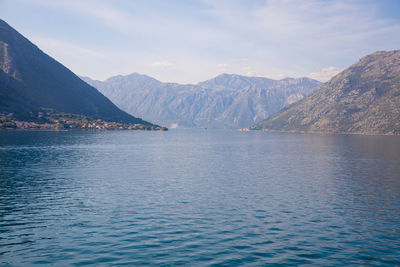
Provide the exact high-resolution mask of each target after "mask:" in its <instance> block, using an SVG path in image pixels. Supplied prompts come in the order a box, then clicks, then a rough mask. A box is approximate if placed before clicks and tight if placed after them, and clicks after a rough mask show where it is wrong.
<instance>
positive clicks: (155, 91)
mask: <svg viewBox="0 0 400 267" xmlns="http://www.w3.org/2000/svg"><path fill="white" fill-rule="evenodd" d="M81 78H82V79H83V80H84V81H86V82H87V83H89V84H90V85H92V86H94V87H96V88H97V89H98V90H99V91H100V92H102V93H103V94H104V95H105V96H107V97H108V98H110V99H111V100H112V101H113V102H114V103H116V104H117V105H118V106H119V107H120V108H121V109H123V110H125V111H126V112H129V113H131V114H136V115H139V116H141V117H143V118H144V119H146V120H151V121H154V122H155V123H158V124H162V125H173V124H176V125H179V126H182V127H206V128H213V127H214V128H241V127H248V126H249V125H252V124H254V123H255V122H257V121H260V120H263V119H265V118H267V117H268V116H270V115H272V114H273V113H275V112H277V111H278V110H280V109H281V108H283V107H285V106H286V105H288V104H291V103H293V102H296V101H298V100H299V99H302V98H303V97H304V96H306V95H308V94H309V93H311V92H312V91H313V90H315V89H317V88H318V87H319V86H320V85H321V84H322V83H321V82H319V81H316V80H312V79H309V78H298V79H294V78H286V79H282V80H272V79H267V78H262V77H247V76H241V75H235V74H221V75H219V76H217V77H215V78H213V79H210V80H207V81H204V82H200V83H198V84H177V83H163V82H160V81H158V80H156V79H154V78H152V77H149V76H146V75H142V74H138V73H132V74H130V75H126V76H121V75H119V76H114V77H111V78H109V79H107V80H105V81H96V80H92V79H90V78H88V77H81Z"/></svg>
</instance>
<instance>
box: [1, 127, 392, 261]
mask: <svg viewBox="0 0 400 267" xmlns="http://www.w3.org/2000/svg"><path fill="white" fill-rule="evenodd" d="M399 251H400V137H398V136H362V135H318V134H288V133H266V132H239V131H233V130H186V129H177V130H170V131H168V132H141V131H115V132H113V131H109V132H100V131H99V132H85V131H72V132H40V131H36V132H35V131H30V132H29V131H26V132H24V131H5V132H4V131H3V132H0V265H1V266H31V265H34V264H37V265H41V266H42V265H55V266H65V265H71V266H82V265H95V266H102V265H104V266H110V265H114V266H117V265H162V266H165V265H190V266H193V265H219V266H235V265H250V266H251V265H257V266H259V265H268V264H277V265H279V264H281V265H285V266H287V265H293V266H297V265H299V264H312V265H323V266H337V265H366V266H368V265H371V266H373V265H399V264H400V253H399Z"/></svg>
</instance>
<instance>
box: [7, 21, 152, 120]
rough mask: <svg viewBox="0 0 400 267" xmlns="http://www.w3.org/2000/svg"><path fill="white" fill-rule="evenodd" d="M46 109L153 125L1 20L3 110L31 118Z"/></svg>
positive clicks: (18, 116)
mask: <svg viewBox="0 0 400 267" xmlns="http://www.w3.org/2000/svg"><path fill="white" fill-rule="evenodd" d="M42 108H50V109H54V110H56V111H59V112H65V113H73V114H82V115H86V116H89V117H91V118H94V119H102V120H105V121H115V122H124V123H140V124H146V125H151V124H150V123H148V122H145V121H143V120H141V119H138V118H135V117H133V116H131V115H129V114H127V113H126V112H124V111H122V110H120V109H119V108H118V107H117V106H115V105H114V104H113V103H112V102H111V101H110V100H109V99H107V98H106V97H104V95H102V94H101V93H100V92H99V91H97V90H96V89H95V88H93V87H92V86H90V85H88V84H87V83H85V82H83V81H82V80H81V79H80V78H79V77H78V76H76V75H75V74H74V73H72V72H71V71H70V70H69V69H67V68H66V67H64V66H63V65H62V64H60V63H58V62H57V61H56V60H54V59H53V58H51V57H49V56H48V55H46V54H45V53H43V52H42V51H41V50H40V49H39V48H38V47H37V46H35V45H34V44H32V43H31V42H30V41H29V40H28V39H26V38H25V37H23V36H22V35H21V34H19V33H18V32H17V31H16V30H14V29H13V28H12V27H10V26H9V25H8V24H7V23H6V22H4V21H3V20H0V113H2V114H9V113H13V114H14V116H15V117H16V118H19V119H24V118H30V117H32V116H34V115H35V114H37V112H38V111H39V110H41V109H42Z"/></svg>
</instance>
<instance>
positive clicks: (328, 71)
mask: <svg viewBox="0 0 400 267" xmlns="http://www.w3.org/2000/svg"><path fill="white" fill-rule="evenodd" d="M342 70H343V69H340V68H337V67H333V66H331V67H327V68H323V69H322V70H320V71H318V72H311V73H310V74H309V75H308V77H310V78H312V79H315V80H318V81H321V82H327V81H329V80H330V79H331V78H332V77H333V76H335V75H336V74H338V73H339V72H341V71H342Z"/></svg>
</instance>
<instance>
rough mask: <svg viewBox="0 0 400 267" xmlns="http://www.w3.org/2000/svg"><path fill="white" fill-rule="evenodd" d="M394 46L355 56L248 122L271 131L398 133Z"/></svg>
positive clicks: (399, 83) (398, 60)
mask: <svg viewBox="0 0 400 267" xmlns="http://www.w3.org/2000/svg"><path fill="white" fill-rule="evenodd" d="M399 107H400V50H394V51H380V52H376V53H373V54H370V55H367V56H365V57H363V58H361V59H360V60H359V61H358V62H357V63H355V64H353V65H352V66H350V67H349V68H347V69H346V70H344V71H342V72H341V73H339V74H338V75H336V76H335V77H333V78H332V79H331V80H330V81H329V82H328V83H326V84H325V85H324V86H322V87H321V89H319V90H317V91H315V92H314V93H312V94H311V95H309V96H308V97H306V98H304V99H303V100H301V101H299V102H298V103H296V104H294V105H293V106H291V107H289V108H288V109H286V110H283V111H281V112H278V113H277V114H275V115H274V116H272V117H270V118H268V119H267V120H264V121H262V122H261V123H259V124H257V125H256V126H254V127H253V128H254V129H265V130H272V131H304V132H333V133H363V134H400V109H399Z"/></svg>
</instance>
